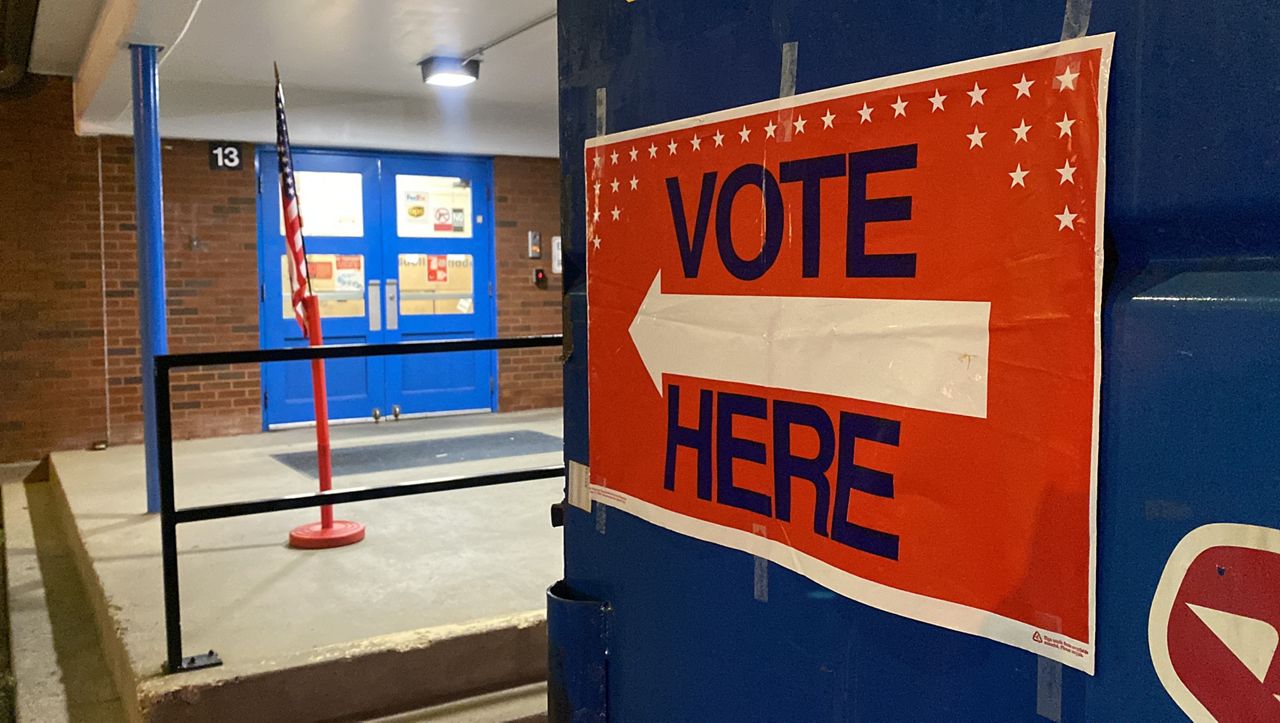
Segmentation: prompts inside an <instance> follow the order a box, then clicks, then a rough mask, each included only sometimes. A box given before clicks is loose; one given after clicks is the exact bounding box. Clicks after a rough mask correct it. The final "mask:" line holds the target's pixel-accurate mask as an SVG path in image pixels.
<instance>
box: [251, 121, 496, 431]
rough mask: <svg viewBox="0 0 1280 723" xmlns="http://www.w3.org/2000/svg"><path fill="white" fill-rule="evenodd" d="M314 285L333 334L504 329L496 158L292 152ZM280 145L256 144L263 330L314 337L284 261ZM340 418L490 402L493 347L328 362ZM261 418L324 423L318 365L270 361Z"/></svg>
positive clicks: (449, 335) (458, 334)
mask: <svg viewBox="0 0 1280 723" xmlns="http://www.w3.org/2000/svg"><path fill="white" fill-rule="evenodd" d="M293 163H294V169H295V175H296V181H297V185H298V198H299V201H300V204H301V212H302V218H303V235H304V237H305V238H306V244H307V263H308V268H309V271H310V275H311V285H312V290H313V291H314V293H315V294H316V296H318V297H319V299H320V315H321V319H322V328H323V332H324V341H325V343H326V344H380V343H393V342H400V341H426V340H432V339H472V338H482V337H490V336H493V335H495V334H496V333H497V309H496V307H495V304H494V293H493V283H494V236H493V210H492V209H493V197H492V191H491V189H492V187H493V163H492V160H491V159H487V158H469V157H448V156H420V155H402V154H392V153H370V152H358V151H318V150H312V151H308V150H295V151H294V153H293ZM277 167H278V164H277V160H276V155H275V149H274V148H273V147H266V146H264V147H262V148H260V149H258V152H257V169H258V171H257V172H258V279H259V283H260V287H259V291H260V293H259V319H260V322H259V329H260V335H261V339H262V345H263V346H264V347H266V348H278V347H290V346H304V345H306V339H304V338H303V336H302V331H301V329H300V328H299V326H298V324H297V322H296V321H295V320H294V316H293V309H292V306H291V304H290V301H289V277H288V271H287V266H286V265H285V243H284V227H283V222H282V220H281V213H280V186H279V182H278V177H277ZM326 370H327V377H328V385H329V414H330V416H331V417H332V418H333V419H335V420H361V419H371V418H377V417H380V416H405V415H410V416H418V415H426V414H439V413H446V412H459V411H492V410H494V409H495V408H496V403H497V392H498V390H497V356H496V352H457V353H448V354H429V355H420V356H412V357H378V358H371V359H333V360H329V361H328V362H326ZM262 379H263V425H264V427H266V428H272V427H280V426H287V425H291V424H298V423H305V422H310V421H314V418H315V416H314V411H313V408H312V399H311V369H310V364H309V362H287V363H277V364H265V365H263V369H262Z"/></svg>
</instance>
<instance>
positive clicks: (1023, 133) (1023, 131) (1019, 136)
mask: <svg viewBox="0 0 1280 723" xmlns="http://www.w3.org/2000/svg"><path fill="white" fill-rule="evenodd" d="M1029 130H1031V126H1029V125H1027V119H1026V118H1023V119H1022V122H1021V124H1019V125H1018V127H1017V128H1014V129H1013V136H1014V138H1013V142H1014V143H1017V142H1018V141H1023V142H1028V141H1027V131H1029Z"/></svg>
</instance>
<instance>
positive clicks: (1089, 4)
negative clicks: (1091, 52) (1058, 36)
mask: <svg viewBox="0 0 1280 723" xmlns="http://www.w3.org/2000/svg"><path fill="white" fill-rule="evenodd" d="M1092 10H1093V0H1067V9H1066V12H1065V13H1063V15H1062V39H1063V40H1072V39H1074V38H1083V37H1084V36H1085V35H1086V34H1088V32H1089V13H1090V12H1092Z"/></svg>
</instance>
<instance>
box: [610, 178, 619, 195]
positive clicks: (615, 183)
mask: <svg viewBox="0 0 1280 723" xmlns="http://www.w3.org/2000/svg"><path fill="white" fill-rule="evenodd" d="M609 190H610V191H613V192H614V193H617V192H618V179H616V178H615V179H613V181H612V182H611V183H610V184H609Z"/></svg>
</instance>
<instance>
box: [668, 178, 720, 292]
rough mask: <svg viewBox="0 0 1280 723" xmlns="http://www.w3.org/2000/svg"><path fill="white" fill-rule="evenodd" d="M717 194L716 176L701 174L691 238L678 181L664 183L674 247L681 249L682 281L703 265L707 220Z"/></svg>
mask: <svg viewBox="0 0 1280 723" xmlns="http://www.w3.org/2000/svg"><path fill="white" fill-rule="evenodd" d="M715 192H716V173H715V171H710V172H708V173H704V174H702V191H701V193H700V194H699V195H698V216H697V218H696V219H695V220H694V223H693V236H692V237H690V236H689V221H688V216H687V215H686V214H685V211H684V195H683V194H681V193H680V179H679V178H675V177H672V178H668V179H667V199H668V200H669V201H670V202H671V221H672V223H673V224H675V229H676V245H677V246H679V247H680V265H681V266H682V267H683V268H684V275H685V278H689V279H692V278H696V277H697V275H698V267H700V266H701V265H702V248H703V246H705V245H706V241H707V219H708V218H710V216H711V201H712V198H713V197H714V196H715Z"/></svg>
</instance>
